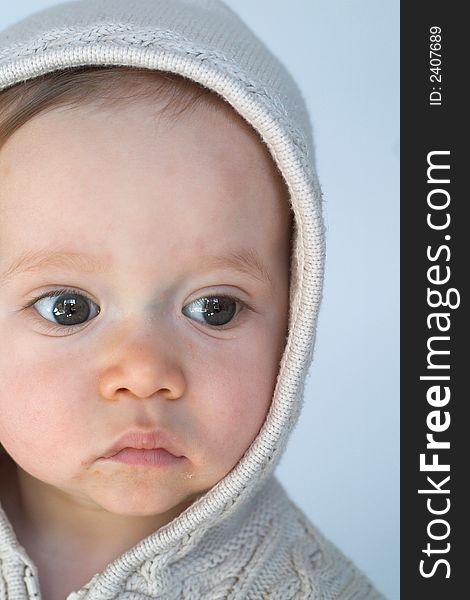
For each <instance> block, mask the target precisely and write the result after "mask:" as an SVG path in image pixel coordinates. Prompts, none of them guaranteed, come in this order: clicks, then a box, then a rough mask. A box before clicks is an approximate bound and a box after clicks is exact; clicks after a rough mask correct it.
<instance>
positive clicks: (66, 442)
mask: <svg viewBox="0 0 470 600" xmlns="http://www.w3.org/2000/svg"><path fill="white" fill-rule="evenodd" d="M23 358H25V357H23ZM26 358H28V357H27V356H26ZM66 364H67V363H65V364H62V363H61V361H60V360H57V359H55V360H52V359H48V360H38V356H35V357H34V360H22V362H21V363H19V362H16V363H15V362H12V368H11V370H10V372H9V375H8V376H7V378H6V381H5V388H4V390H5V392H2V405H4V404H5V397H4V395H5V394H8V399H7V401H8V402H7V410H6V411H5V412H3V411H2V412H3V414H4V417H5V418H2V434H1V435H2V436H3V435H5V446H10V448H9V449H10V450H11V454H12V456H13V458H14V459H15V460H16V461H17V462H18V463H19V464H20V465H21V466H22V467H23V468H24V469H25V470H27V471H28V472H30V473H31V474H33V475H34V474H35V473H36V474H37V475H41V479H43V478H44V477H43V473H46V472H47V470H48V468H50V462H51V460H52V457H54V459H55V462H56V467H57V468H58V469H59V471H60V463H61V461H60V457H61V456H62V457H63V456H64V450H65V449H67V450H70V449H73V447H74V435H73V433H74V427H73V424H74V423H75V424H77V423H79V422H80V421H77V415H76V414H75V411H74V407H73V399H74V397H76V394H75V393H74V390H73V377H72V375H71V374H68V373H67V372H66V371H67V368H66ZM2 408H3V406H2Z"/></svg>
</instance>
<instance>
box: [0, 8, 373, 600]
mask: <svg viewBox="0 0 470 600" xmlns="http://www.w3.org/2000/svg"><path fill="white" fill-rule="evenodd" d="M128 6H131V8H130V9H129V10H127V9H128ZM59 24H60V26H59ZM220 32H222V33H223V32H225V37H224V36H223V35H220V36H219V37H217V35H218V34H219V33H220ZM216 33H217V35H216ZM2 35H3V37H2ZM2 35H0V89H3V91H1V92H0V115H1V116H0V215H1V220H0V231H1V236H0V277H1V284H0V335H1V340H2V349H3V351H2V353H1V355H0V378H1V381H2V391H1V392H0V443H1V444H2V446H3V449H2V459H1V460H0V486H1V487H0V503H1V508H0V599H1V600H7V599H8V600H17V599H18V600H19V599H20V598H39V597H42V598H43V599H47V600H64V599H66V598H67V599H68V600H78V599H80V600H81V599H87V600H100V599H103V600H104V599H105V598H133V599H139V600H143V599H144V598H158V599H164V600H170V599H177V598H182V599H187V600H193V599H195V600H197V599H199V598H201V599H208V600H215V599H216V598H219V599H222V598H233V599H235V598H237V599H245V598H246V599H253V600H255V599H257V600H258V599H259V600H261V599H272V598H274V599H279V600H284V599H285V600H288V599H290V598H292V599H294V598H300V599H304V598H305V599H306V598H338V599H339V598H342V599H343V598H344V599H349V598H351V599H352V598H380V597H381V596H380V595H379V594H378V593H377V592H376V591H375V590H374V589H373V587H372V585H371V584H370V583H369V582H368V580H367V579H366V577H365V576H364V575H362V573H360V571H358V570H357V569H356V568H355V567H354V566H353V565H352V564H351V563H350V562H349V561H348V560H347V559H346V558H345V557H344V556H343V555H342V554H341V553H340V552H339V551H338V550H337V549H336V548H335V547H334V546H333V545H332V544H331V543H330V542H328V541H327V540H326V539H325V538H324V537H323V536H322V535H321V534H320V533H319V532H318V531H317V530H316V529H315V528H314V526H313V525H312V524H311V523H310V522H309V521H308V519H307V518H306V516H305V515H304V514H303V513H302V512H301V511H300V509H299V508H298V507H297V506H296V505H295V504H294V503H293V502H292V501H291V500H290V499H289V498H288V496H287V494H286V493H285V491H284V490H283V488H282V486H281V485H280V484H279V482H278V481H277V480H276V478H275V477H274V476H273V473H272V471H273V469H274V466H275V464H277V462H278V461H279V458H280V456H281V454H282V451H283V449H284V446H285V443H286V440H287V436H288V433H289V432H290V430H291V429H292V427H293V426H294V424H295V421H296V419H297V416H298V412H299V410H300V405H301V401H302V390H303V383H304V378H305V373H306V369H307V368H308V364H309V362H310V359H311V353H312V350H313V341H314V333H315V323H316V316H317V311H318V306H319V302H320V295H321V277H322V266H323V238H322V233H323V230H322V227H321V220H320V195H319V188H318V185H317V184H316V177H315V172H314V169H313V165H312V163H311V162H310V163H309V161H311V158H309V157H311V150H310V151H309V143H310V142H309V138H308V135H309V133H308V129H307V126H306V122H305V114H304V107H303V105H302V100H301V99H300V96H299V95H298V92H297V90H296V88H295V84H293V82H291V80H290V79H289V76H288V74H286V73H285V72H284V71H283V68H282V66H281V65H280V64H279V63H278V62H277V60H276V59H275V58H274V57H273V56H272V55H270V53H269V51H268V50H267V49H266V48H264V46H262V45H261V43H260V42H259V41H258V40H257V39H256V38H255V36H254V35H253V34H252V33H251V32H250V31H249V30H248V29H247V28H246V26H245V25H244V24H243V23H242V22H241V21H240V20H239V19H238V18H237V17H236V16H235V15H234V14H233V13H232V12H231V11H230V10H229V9H227V8H226V7H225V6H224V5H223V4H222V3H220V2H217V1H213V0H209V1H204V0H199V1H193V2H187V1H185V0H174V1H173V2H171V3H168V2H159V1H157V2H155V0H152V1H151V0H141V2H139V3H136V4H135V5H134V4H133V5H129V4H128V3H127V2H126V1H125V0H122V1H121V0H118V1H113V2H110V1H107V0H99V1H96V0H95V1H93V2H90V1H88V0H81V1H79V2H74V3H70V4H64V5H59V6H58V7H56V8H54V9H50V10H49V11H45V12H44V13H42V15H41V18H39V16H37V15H34V16H33V17H31V18H30V19H29V22H25V23H19V24H17V25H16V26H14V27H13V28H10V30H7V31H6V32H4V33H3V34H2ZM224 40H229V42H230V43H232V44H233V48H229V47H228V46H227V45H226V44H227V42H226V41H224ZM246 48H251V51H252V56H251V58H250V54H249V53H245V50H246ZM72 50H74V52H73V51H72ZM182 50H183V51H184V58H181V51H182ZM77 57H78V58H77ZM184 61H186V62H184ZM237 61H238V63H237ZM250 61H251V62H250ZM263 65H264V66H263ZM262 68H263V69H264V70H265V71H261V70H260V69H262ZM272 72H276V73H277V75H276V76H272V89H270V87H269V86H268V85H267V84H266V81H265V77H266V76H267V75H266V74H270V73H272ZM234 82H236V83H234ZM276 86H278V87H276ZM231 89H232V91H230V90H231ZM289 96H290V99H289ZM283 102H284V103H285V104H284V105H283V104H282V103H283ZM294 109H295V110H294ZM290 111H292V114H291V112H290ZM295 111H297V114H296V115H294V112H295ZM299 124H302V125H303V127H304V129H305V130H304V131H303V133H302V128H299ZM299 131H300V133H299ZM302 135H303V136H304V137H302ZM294 217H295V220H294ZM302 244H303V246H302Z"/></svg>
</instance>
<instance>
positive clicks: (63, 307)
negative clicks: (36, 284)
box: [31, 290, 101, 326]
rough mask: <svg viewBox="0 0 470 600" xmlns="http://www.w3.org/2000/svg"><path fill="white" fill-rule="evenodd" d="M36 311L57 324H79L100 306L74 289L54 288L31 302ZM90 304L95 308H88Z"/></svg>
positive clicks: (98, 311) (97, 312)
mask: <svg viewBox="0 0 470 600" xmlns="http://www.w3.org/2000/svg"><path fill="white" fill-rule="evenodd" d="M33 305H34V306H35V307H36V310H37V311H38V313H39V314H40V315H41V316H42V317H44V318H45V319H47V320H48V321H52V322H54V323H56V324H58V325H62V326H67V325H69V326H72V325H81V324H82V323H84V322H85V321H87V320H88V318H89V317H90V315H92V318H94V317H96V316H97V315H98V314H99V313H100V310H101V309H100V307H99V306H98V305H97V304H95V303H94V302H93V301H92V300H90V299H89V298H87V296H84V295H83V294H80V293H78V292H76V291H74V290H55V291H53V292H48V293H46V294H43V295H42V296H41V297H39V298H36V300H35V301H34V302H33V303H32V304H31V306H33ZM90 305H93V306H94V307H95V308H94V309H92V310H90Z"/></svg>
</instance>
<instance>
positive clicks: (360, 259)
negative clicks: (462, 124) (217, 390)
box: [0, 0, 399, 600]
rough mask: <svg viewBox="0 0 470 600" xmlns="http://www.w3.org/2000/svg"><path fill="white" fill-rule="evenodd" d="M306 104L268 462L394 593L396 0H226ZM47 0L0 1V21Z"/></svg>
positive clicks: (51, 0) (391, 595)
mask: <svg viewBox="0 0 470 600" xmlns="http://www.w3.org/2000/svg"><path fill="white" fill-rule="evenodd" d="M168 1H171V0H168ZM227 3H228V4H229V5H230V6H231V7H232V8H233V9H234V10H235V11H236V12H237V13H238V14H239V15H240V16H241V17H242V18H243V20H244V21H245V22H246V23H247V24H248V25H249V26H250V27H251V28H252V29H253V30H254V31H255V32H256V33H257V35H258V36H259V37H260V38H261V39H262V40H263V41H264V42H265V43H266V44H267V45H268V46H269V47H270V48H271V50H272V51H273V52H274V53H275V54H276V55H277V56H278V58H280V59H281V61H282V62H283V63H284V64H285V65H286V67H287V68H288V69H289V70H290V71H291V72H292V74H293V76H294V78H295V79H296V81H297V82H298V84H299V86H300V88H301V90H302V92H303V93H304V96H305V99H306V101H307V104H308V107H309V109H310V113H311V119H312V123H313V127H314V138H315V140H316V156H317V166H318V172H319V177H320V182H321V185H322V189H323V192H324V199H325V205H324V209H325V220H326V225H327V264H326V281H325V293H324V299H323V305H322V309H321V311H320V318H319V325H318V333H317V342H316V351H315V355H314V361H313V365H312V368H311V369H310V375H309V379H308V383H307V389H306V397H305V404H304V408H303V412H302V415H301V418H300V421H299V424H298V426H297V428H296V429H295V431H294V432H293V435H292V437H291V439H290V442H289V445H288V448H287V451H286V454H285V455H284V457H283V459H282V461H281V464H280V466H279V467H278V470H277V473H278V476H279V478H280V480H281V481H282V482H283V483H284V485H285V487H286V488H287V490H288V493H289V495H290V496H291V498H292V499H293V500H294V501H295V502H296V503H297V504H298V505H299V506H300V507H301V508H302V509H303V510H304V511H305V512H306V513H307V515H308V516H309V517H310V519H311V520H312V521H313V522H314V523H315V524H316V525H317V526H318V527H319V528H320V529H321V530H322V531H323V533H324V534H325V535H326V536H327V537H329V538H330V539H331V540H332V541H333V542H335V543H336V544H337V545H338V546H339V547H340V548H341V549H342V551H343V552H344V553H346V554H347V555H348V556H349V557H350V558H351V559H352V560H353V561H354V562H355V563H356V564H357V565H358V566H359V567H360V568H361V569H362V570H364V571H365V572H366V573H367V574H368V576H369V577H370V578H371V579H372V580H373V581H374V583H375V584H376V585H377V586H378V588H379V589H380V590H381V591H382V592H383V593H384V594H385V595H386V596H387V598H388V599H389V600H395V599H398V598H399V434H398V424H399V404H398V403H399V395H398V393H399V392H398V376H399V354H398V353H399V304H398V302H399V276H398V261H399V248H398V244H399V223H398V220H399V204H398V202H399V201H398V194H399V192H398V186H399V159H398V152H399V140H398V134H399V72H398V70H399V3H398V1H396V2H395V1H393V0H380V1H378V0H356V1H354V2H352V1H348V0H330V1H327V0H323V1H319V0H289V1H288V2H286V1H285V0H258V1H257V2H254V1H253V0H227ZM55 4H60V1H59V0H57V1H56V0H15V2H6V1H5V0H1V11H0V28H3V27H5V26H7V25H8V24H10V23H13V22H14V21H16V20H19V19H20V18H22V17H24V16H26V15H28V14H31V13H32V12H34V11H36V10H39V9H42V8H46V7H48V6H53V5H55Z"/></svg>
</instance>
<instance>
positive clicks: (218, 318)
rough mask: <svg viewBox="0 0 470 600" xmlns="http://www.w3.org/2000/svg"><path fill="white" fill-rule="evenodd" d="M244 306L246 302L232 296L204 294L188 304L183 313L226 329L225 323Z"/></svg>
mask: <svg viewBox="0 0 470 600" xmlns="http://www.w3.org/2000/svg"><path fill="white" fill-rule="evenodd" d="M237 305H238V306H239V309H238V311H237ZM244 308H246V306H245V303H244V302H242V301H241V300H239V299H238V298H234V297H232V296H226V295H224V296H222V295H220V296H219V295H217V296H204V297H203V298H198V299H197V300H194V302H191V303H190V304H187V305H186V306H185V307H184V308H183V314H184V315H186V316H187V317H189V318H192V319H194V320H195V321H198V322H199V323H202V324H203V325H210V326H212V327H217V328H218V329H224V325H227V324H228V323H230V321H232V320H233V318H234V316H235V315H236V316H238V314H239V313H240V312H241V311H242V310H243V309H244ZM197 317H202V319H201V318H197Z"/></svg>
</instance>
